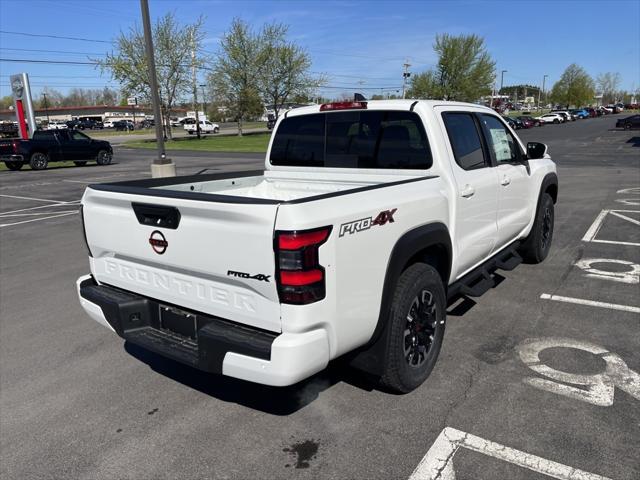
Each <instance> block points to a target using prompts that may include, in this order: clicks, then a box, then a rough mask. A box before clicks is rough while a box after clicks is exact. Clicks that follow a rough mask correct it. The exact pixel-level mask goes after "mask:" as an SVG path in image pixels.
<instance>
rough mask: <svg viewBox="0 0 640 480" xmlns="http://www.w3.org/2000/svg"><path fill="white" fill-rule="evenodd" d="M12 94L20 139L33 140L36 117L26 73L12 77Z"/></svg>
mask: <svg viewBox="0 0 640 480" xmlns="http://www.w3.org/2000/svg"><path fill="white" fill-rule="evenodd" d="M9 81H10V84H11V93H12V94H13V103H14V106H15V112H16V119H17V120H18V131H19V133H20V138H31V137H32V136H33V132H35V131H36V116H35V113H34V111H33V102H32V101H31V86H30V85H29V76H28V75H27V74H26V73H18V74H16V75H11V77H10V79H9Z"/></svg>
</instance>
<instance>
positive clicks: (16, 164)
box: [4, 162, 24, 171]
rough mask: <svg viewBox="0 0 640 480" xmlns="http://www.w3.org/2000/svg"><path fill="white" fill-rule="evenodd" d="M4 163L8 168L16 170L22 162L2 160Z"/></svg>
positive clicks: (20, 166)
mask: <svg viewBox="0 0 640 480" xmlns="http://www.w3.org/2000/svg"><path fill="white" fill-rule="evenodd" d="M4 164H5V165H6V166H7V168H8V169H9V170H13V171H16V170H20V169H21V168H22V166H23V165H24V162H4Z"/></svg>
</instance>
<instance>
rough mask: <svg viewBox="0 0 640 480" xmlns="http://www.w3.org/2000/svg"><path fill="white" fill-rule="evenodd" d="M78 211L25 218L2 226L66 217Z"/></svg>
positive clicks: (0, 225)
mask: <svg viewBox="0 0 640 480" xmlns="http://www.w3.org/2000/svg"><path fill="white" fill-rule="evenodd" d="M77 213H78V212H71V213H62V214H60V215H52V216H50V217H40V218H32V219H31V220H24V221H22V222H14V223H2V224H0V228H2V227H11V226H12V225H21V224H23V223H31V222H40V221H42V220H49V219H50V218H58V217H66V216H67V215H77Z"/></svg>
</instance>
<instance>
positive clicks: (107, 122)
mask: <svg viewBox="0 0 640 480" xmlns="http://www.w3.org/2000/svg"><path fill="white" fill-rule="evenodd" d="M102 125H103V126H104V128H113V120H105V121H104V122H103V123H102Z"/></svg>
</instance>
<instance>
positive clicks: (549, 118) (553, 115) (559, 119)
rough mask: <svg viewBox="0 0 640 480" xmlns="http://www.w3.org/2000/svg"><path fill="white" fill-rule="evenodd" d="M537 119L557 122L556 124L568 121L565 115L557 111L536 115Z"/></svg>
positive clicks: (545, 121)
mask: <svg viewBox="0 0 640 480" xmlns="http://www.w3.org/2000/svg"><path fill="white" fill-rule="evenodd" d="M536 119H537V120H540V121H541V122H542V123H555V124H556V125H557V124H559V123H564V122H566V119H565V117H563V116H562V115H559V114H557V113H545V114H544V115H542V116H540V117H536Z"/></svg>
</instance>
